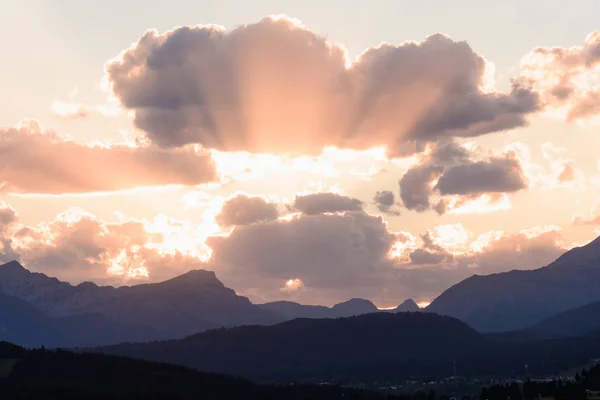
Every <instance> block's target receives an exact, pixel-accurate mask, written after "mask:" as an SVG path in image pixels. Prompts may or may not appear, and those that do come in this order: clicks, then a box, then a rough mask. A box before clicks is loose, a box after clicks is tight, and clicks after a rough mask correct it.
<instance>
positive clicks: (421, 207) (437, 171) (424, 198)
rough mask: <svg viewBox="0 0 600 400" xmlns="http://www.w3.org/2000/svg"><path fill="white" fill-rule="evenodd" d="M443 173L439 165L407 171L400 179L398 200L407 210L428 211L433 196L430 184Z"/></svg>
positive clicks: (424, 166)
mask: <svg viewBox="0 0 600 400" xmlns="http://www.w3.org/2000/svg"><path fill="white" fill-rule="evenodd" d="M443 172H444V167H443V166H441V165H422V166H418V167H415V168H412V169H409V170H408V171H407V172H406V173H405V174H404V175H403V176H402V178H401V179H400V182H399V185H400V198H401V199H402V204H403V205H404V207H406V208H407V209H409V210H414V211H419V212H423V211H427V210H429V207H430V203H429V198H430V196H431V195H432V194H433V193H432V190H431V183H432V182H433V181H434V180H435V179H437V178H438V177H439V176H440V175H441V174H442V173H443Z"/></svg>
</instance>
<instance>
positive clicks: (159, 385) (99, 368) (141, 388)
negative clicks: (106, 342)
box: [0, 342, 384, 400]
mask: <svg viewBox="0 0 600 400" xmlns="http://www.w3.org/2000/svg"><path fill="white" fill-rule="evenodd" d="M0 378H1V379H0V393H2V398H3V399H46V398H57V399H119V400H120V399H123V400H125V399H170V400H176V399H190V400H191V399H202V400H263V399H271V400H305V399H315V400H317V399H318V400H333V399H336V400H337V399H344V398H345V399H355V400H378V399H381V400H383V399H384V396H382V395H379V394H376V393H371V392H367V391H364V390H357V389H347V388H341V387H339V386H333V385H331V386H330V385H327V386H316V385H315V386H309V385H294V386H266V385H265V386H263V385H257V384H254V383H251V382H248V381H246V380H243V379H239V378H234V377H230V376H224V375H217V374H205V373H201V372H198V371H194V370H191V369H188V368H184V367H178V366H174V365H168V364H158V363H150V362H147V361H141V360H132V359H128V358H123V357H114V356H104V355H100V354H76V353H71V352H67V351H47V350H46V351H42V350H25V349H23V348H20V347H17V346H13V345H11V344H9V343H3V342H0Z"/></svg>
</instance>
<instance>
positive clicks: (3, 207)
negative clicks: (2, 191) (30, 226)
mask: <svg viewBox="0 0 600 400" xmlns="http://www.w3.org/2000/svg"><path fill="white" fill-rule="evenodd" d="M18 219H19V216H18V215H17V212H16V211H15V209H14V208H12V207H11V206H9V205H8V204H6V203H5V202H4V201H2V202H0V232H1V231H3V230H4V229H5V228H6V227H7V226H8V225H10V224H12V223H13V222H16V221H17V220H18Z"/></svg>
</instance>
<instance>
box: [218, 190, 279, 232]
mask: <svg viewBox="0 0 600 400" xmlns="http://www.w3.org/2000/svg"><path fill="white" fill-rule="evenodd" d="M277 217H279V211H278V210H277V205H276V204H273V203H269V202H267V201H266V200H265V199H263V198H262V197H249V196H246V195H244V194H240V195H237V196H235V197H232V198H231V199H229V200H227V201H226V202H225V203H224V204H223V207H222V208H221V211H220V212H219V214H217V216H216V217H215V220H216V221H217V223H218V224H219V225H221V226H232V225H248V224H252V223H254V222H259V221H269V220H274V219H277Z"/></svg>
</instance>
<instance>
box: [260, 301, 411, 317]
mask: <svg viewBox="0 0 600 400" xmlns="http://www.w3.org/2000/svg"><path fill="white" fill-rule="evenodd" d="M258 306H259V307H260V308H262V309H264V310H269V311H273V312H276V313H278V314H279V315H281V316H283V317H284V318H285V319H287V320H289V319H294V318H344V317H353V316H355V315H363V314H370V313H376V312H384V311H382V310H379V309H378V308H377V307H376V306H375V304H373V303H372V302H370V301H369V300H365V299H356V298H355V299H350V300H348V301H345V302H343V303H339V304H336V305H334V306H333V307H325V306H307V305H302V304H298V303H294V302H291V301H275V302H272V303H265V304H259V305H258ZM406 311H421V309H420V308H419V306H418V305H417V304H416V303H415V302H414V301H413V300H412V299H408V300H406V301H404V302H403V303H402V304H400V305H399V306H398V307H396V308H395V309H393V310H388V312H406Z"/></svg>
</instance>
